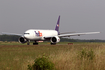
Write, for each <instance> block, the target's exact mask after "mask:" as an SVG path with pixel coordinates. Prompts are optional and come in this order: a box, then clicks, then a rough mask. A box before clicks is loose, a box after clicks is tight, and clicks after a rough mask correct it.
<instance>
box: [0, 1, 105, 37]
mask: <svg viewBox="0 0 105 70" xmlns="http://www.w3.org/2000/svg"><path fill="white" fill-rule="evenodd" d="M59 15H60V16H61V20H60V32H73V31H75V32H91V31H100V32H101V34H94V35H82V36H80V37H78V36H77V37H76V36H73V37H71V38H76V39H105V31H104V30H105V0H0V34H1V32H12V33H24V31H26V30H27V29H31V28H32V29H33V28H34V29H37V28H38V29H55V25H56V23H57V19H58V16H59Z"/></svg>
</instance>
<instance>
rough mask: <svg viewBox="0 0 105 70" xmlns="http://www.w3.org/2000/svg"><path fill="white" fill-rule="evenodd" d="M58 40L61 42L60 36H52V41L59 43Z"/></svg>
mask: <svg viewBox="0 0 105 70" xmlns="http://www.w3.org/2000/svg"><path fill="white" fill-rule="evenodd" d="M58 42H60V38H59V37H58V36H55V37H52V38H51V43H58Z"/></svg>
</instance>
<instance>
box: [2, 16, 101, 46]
mask: <svg viewBox="0 0 105 70" xmlns="http://www.w3.org/2000/svg"><path fill="white" fill-rule="evenodd" d="M59 23H60V16H59V17H58V21H57V24H56V27H55V30H41V29H29V30H27V31H25V32H24V34H16V33H7V32H3V34H8V35H18V36H21V37H20V38H19V39H18V40H19V42H20V43H27V45H29V44H30V43H29V42H30V41H34V43H33V45H38V41H50V42H51V45H55V44H56V43H58V42H60V38H61V37H70V36H80V35H85V34H97V33H100V32H85V33H69V32H68V33H60V32H59Z"/></svg>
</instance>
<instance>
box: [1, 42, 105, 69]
mask: <svg viewBox="0 0 105 70" xmlns="http://www.w3.org/2000/svg"><path fill="white" fill-rule="evenodd" d="M91 50H92V52H93V55H94V57H93V56H92V57H93V59H89V58H88V57H90V56H88V57H82V58H81V53H84V52H86V53H87V52H89V51H91ZM43 55H45V56H48V57H49V60H50V61H52V62H53V63H54V64H55V68H56V70H105V44H104V43H73V45H67V42H65V43H58V44H57V45H50V44H49V43H47V42H46V43H40V44H39V45H37V46H33V45H26V44H24V45H21V44H20V43H17V42H0V70H27V68H28V66H27V65H29V64H31V65H32V64H33V62H34V60H35V59H36V58H37V57H40V56H43ZM82 56H85V55H84V54H82Z"/></svg>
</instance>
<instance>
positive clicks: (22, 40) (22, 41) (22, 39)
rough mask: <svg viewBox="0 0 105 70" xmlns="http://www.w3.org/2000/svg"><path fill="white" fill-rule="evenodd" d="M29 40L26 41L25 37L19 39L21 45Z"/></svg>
mask: <svg viewBox="0 0 105 70" xmlns="http://www.w3.org/2000/svg"><path fill="white" fill-rule="evenodd" d="M27 41H28V40H27V39H25V38H24V37H20V38H19V42H20V43H26V42H27Z"/></svg>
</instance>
